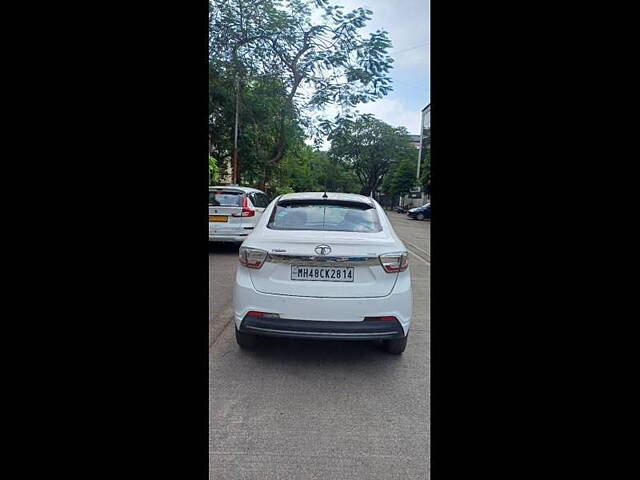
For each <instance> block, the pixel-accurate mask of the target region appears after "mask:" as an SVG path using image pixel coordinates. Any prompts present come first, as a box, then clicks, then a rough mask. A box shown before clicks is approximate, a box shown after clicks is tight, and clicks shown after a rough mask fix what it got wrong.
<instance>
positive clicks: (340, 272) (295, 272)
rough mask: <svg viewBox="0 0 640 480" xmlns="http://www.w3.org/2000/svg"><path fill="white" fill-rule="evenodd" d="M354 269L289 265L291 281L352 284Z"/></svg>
mask: <svg viewBox="0 0 640 480" xmlns="http://www.w3.org/2000/svg"><path fill="white" fill-rule="evenodd" d="M353 269H354V267H310V266H308V265H291V280H311V281H319V282H353V277H354V274H355V272H354V271H353Z"/></svg>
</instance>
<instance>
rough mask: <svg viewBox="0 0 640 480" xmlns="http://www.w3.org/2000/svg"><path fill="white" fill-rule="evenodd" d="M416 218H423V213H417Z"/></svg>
mask: <svg viewBox="0 0 640 480" xmlns="http://www.w3.org/2000/svg"><path fill="white" fill-rule="evenodd" d="M416 218H417V219H418V220H424V214H423V213H419V214H418V215H417V216H416Z"/></svg>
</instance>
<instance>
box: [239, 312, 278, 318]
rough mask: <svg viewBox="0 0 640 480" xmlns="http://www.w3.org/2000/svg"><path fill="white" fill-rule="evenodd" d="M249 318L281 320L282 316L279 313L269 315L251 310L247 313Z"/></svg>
mask: <svg viewBox="0 0 640 480" xmlns="http://www.w3.org/2000/svg"><path fill="white" fill-rule="evenodd" d="M246 316H247V317H261V318H280V315H279V314H277V313H267V312H256V311H255V310H251V311H250V312H247V315H246Z"/></svg>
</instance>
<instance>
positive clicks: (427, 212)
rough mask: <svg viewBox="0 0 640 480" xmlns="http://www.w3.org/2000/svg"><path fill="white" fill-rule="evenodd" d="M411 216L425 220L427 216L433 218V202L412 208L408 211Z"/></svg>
mask: <svg viewBox="0 0 640 480" xmlns="http://www.w3.org/2000/svg"><path fill="white" fill-rule="evenodd" d="M407 215H408V216H409V218H413V219H415V220H424V219H425V218H428V219H431V203H425V204H424V205H422V206H421V207H417V208H412V209H411V210H409V211H408V212H407Z"/></svg>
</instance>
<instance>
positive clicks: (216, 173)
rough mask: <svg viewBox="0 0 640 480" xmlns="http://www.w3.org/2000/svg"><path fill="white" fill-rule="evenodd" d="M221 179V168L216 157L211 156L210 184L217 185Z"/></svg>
mask: <svg viewBox="0 0 640 480" xmlns="http://www.w3.org/2000/svg"><path fill="white" fill-rule="evenodd" d="M218 180H220V169H219V168H218V162H217V161H216V159H215V158H213V157H211V156H210V157H209V185H215V184H216V183H218Z"/></svg>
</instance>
